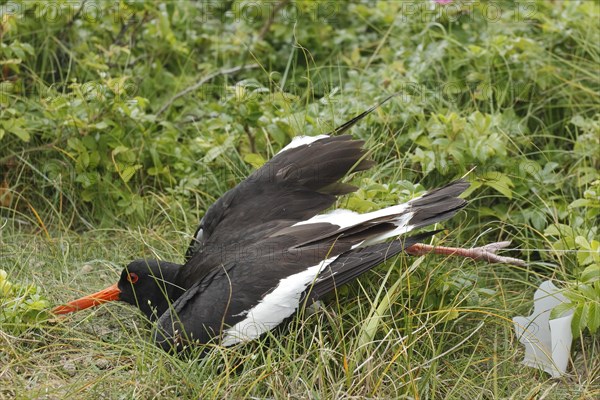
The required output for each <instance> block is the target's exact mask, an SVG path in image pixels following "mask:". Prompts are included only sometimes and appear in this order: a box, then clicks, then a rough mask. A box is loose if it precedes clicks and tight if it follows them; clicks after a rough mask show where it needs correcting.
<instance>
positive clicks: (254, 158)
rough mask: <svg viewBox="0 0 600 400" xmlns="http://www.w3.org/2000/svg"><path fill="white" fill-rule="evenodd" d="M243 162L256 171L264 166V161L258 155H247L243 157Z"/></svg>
mask: <svg viewBox="0 0 600 400" xmlns="http://www.w3.org/2000/svg"><path fill="white" fill-rule="evenodd" d="M244 162H247V163H248V164H250V165H252V166H253V167H254V168H257V169H258V168H260V167H262V166H263V165H264V164H265V162H266V160H265V159H264V158H263V156H261V155H260V154H258V153H249V154H246V155H245V156H244Z"/></svg>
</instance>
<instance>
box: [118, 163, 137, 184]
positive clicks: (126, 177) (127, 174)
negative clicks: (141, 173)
mask: <svg viewBox="0 0 600 400" xmlns="http://www.w3.org/2000/svg"><path fill="white" fill-rule="evenodd" d="M140 168H142V165H141V164H136V165H128V166H126V167H125V168H123V169H122V170H119V175H120V176H121V179H122V180H123V182H125V183H127V182H129V181H130V180H131V177H133V174H135V172H136V171H137V170H138V169H140Z"/></svg>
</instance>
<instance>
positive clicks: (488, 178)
mask: <svg viewBox="0 0 600 400" xmlns="http://www.w3.org/2000/svg"><path fill="white" fill-rule="evenodd" d="M482 179H483V180H484V185H486V186H489V187H491V188H492V189H494V190H496V191H497V192H499V193H500V194H502V195H503V196H504V197H507V198H509V199H512V190H511V188H513V187H514V186H515V185H514V183H513V182H512V180H511V179H510V178H509V177H508V176H506V175H505V174H503V173H500V172H488V173H486V174H484V175H483V176H482Z"/></svg>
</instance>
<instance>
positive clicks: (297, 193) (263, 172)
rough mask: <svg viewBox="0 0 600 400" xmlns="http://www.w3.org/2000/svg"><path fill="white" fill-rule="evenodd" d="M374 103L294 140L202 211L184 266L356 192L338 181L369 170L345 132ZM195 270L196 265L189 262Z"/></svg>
mask: <svg viewBox="0 0 600 400" xmlns="http://www.w3.org/2000/svg"><path fill="white" fill-rule="evenodd" d="M391 97H393V95H392V96H389V97H387V98H386V99H384V100H383V101H381V102H380V103H378V104H376V105H375V106H373V107H371V108H370V109H368V110H366V111H364V112H362V113H361V114H359V115H357V116H356V117H354V118H352V119H351V120H350V121H348V122H346V123H344V124H342V125H340V126H339V127H338V128H336V129H335V130H334V131H333V132H331V133H330V134H329V135H319V136H314V137H310V136H299V137H296V138H294V140H292V142H291V143H290V144H289V145H288V146H286V147H285V148H283V149H282V150H281V151H280V152H279V153H277V155H275V156H274V157H273V158H272V159H271V160H270V161H268V162H267V163H265V164H264V165H263V166H262V167H261V168H259V169H258V170H257V171H255V172H254V173H253V174H252V175H250V176H249V177H248V178H247V179H246V180H244V181H243V182H241V183H240V184H239V185H237V186H236V187H234V188H233V189H231V190H229V191H228V192H227V193H225V194H224V195H223V196H222V197H221V198H219V199H218V200H217V201H216V202H215V203H214V204H213V205H212V206H211V207H210V208H209V209H208V210H207V212H206V214H205V215H204V217H203V218H202V220H201V221H200V224H199V226H198V228H197V230H196V232H195V233H194V237H193V239H192V241H191V243H190V245H189V247H188V249H187V251H186V254H185V261H186V262H189V261H190V260H191V259H192V257H193V256H194V254H196V253H198V251H199V250H200V249H201V248H202V247H203V246H205V245H211V244H213V245H214V244H217V243H222V242H223V241H224V240H227V241H229V242H232V241H235V242H237V243H239V244H240V245H241V243H242V242H244V241H245V240H246V239H250V240H255V238H252V237H250V236H249V235H248V232H250V231H251V230H253V229H254V228H255V227H256V226H259V225H261V226H262V228H261V229H263V231H264V230H276V229H279V228H281V227H282V226H285V225H286V224H287V225H292V224H294V223H295V222H298V221H303V220H306V219H308V218H310V217H312V216H314V215H316V214H317V213H319V212H321V211H323V210H325V209H326V208H328V207H330V206H331V205H332V204H333V203H334V201H335V198H336V196H338V195H342V194H347V193H350V192H353V191H354V190H356V188H355V187H354V186H351V185H347V184H343V183H339V182H338V181H339V180H340V179H342V178H343V177H344V176H346V175H347V174H348V173H350V172H357V171H362V170H366V169H368V168H370V167H371V166H372V165H373V163H372V162H371V161H369V160H365V159H364V158H365V151H364V150H363V149H362V145H363V142H362V141H358V140H356V141H355V140H352V138H351V137H350V136H348V135H343V136H337V135H341V134H343V133H345V132H346V131H347V130H348V129H350V128H351V127H352V126H353V125H354V124H356V123H357V122H358V121H360V120H361V119H363V118H364V117H365V116H367V115H368V114H369V113H371V112H372V111H373V110H375V109H376V108H377V107H379V106H380V105H382V104H383V103H385V102H386V101H388V100H389V99H390V98H391ZM191 264H192V265H199V263H198V262H193V263H191Z"/></svg>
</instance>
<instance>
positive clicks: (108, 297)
mask: <svg viewBox="0 0 600 400" xmlns="http://www.w3.org/2000/svg"><path fill="white" fill-rule="evenodd" d="M120 293H121V291H120V290H119V287H118V286H117V284H116V283H115V284H114V285H112V286H110V287H107V288H106V289H104V290H101V291H99V292H97V293H94V294H90V295H89V296H85V297H82V298H80V299H77V300H73V301H71V302H69V303H67V304H65V305H62V306H58V307H56V308H55V309H54V310H52V312H53V313H54V314H68V313H70V312H75V311H79V310H85V309H86V308H90V307H94V306H97V305H99V304H102V303H106V302H107V301H114V300H119V294H120Z"/></svg>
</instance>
